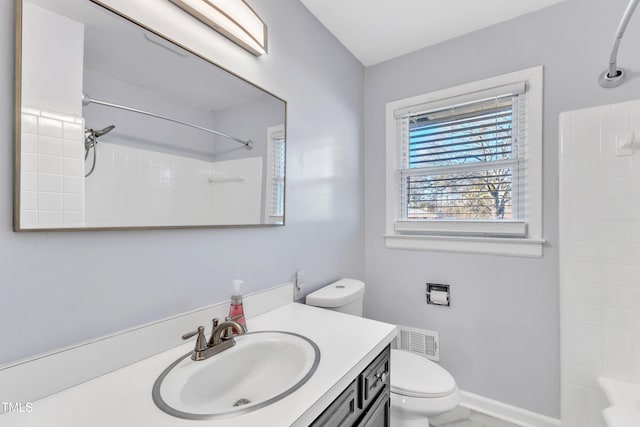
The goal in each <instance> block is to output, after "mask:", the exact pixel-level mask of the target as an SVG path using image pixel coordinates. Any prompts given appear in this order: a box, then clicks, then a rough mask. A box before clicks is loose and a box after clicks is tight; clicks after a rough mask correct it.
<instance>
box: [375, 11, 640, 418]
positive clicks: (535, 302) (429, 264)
mask: <svg viewBox="0 0 640 427" xmlns="http://www.w3.org/2000/svg"><path fill="white" fill-rule="evenodd" d="M626 4H627V1H626V0H607V1H604V0H569V1H567V2H564V3H561V4H559V5H556V6H553V7H550V8H547V9H544V10H542V11H539V12H536V13H532V14H529V15H525V16H523V17H520V18H517V19H515V20H512V21H509V22H506V23H503V24H500V25H497V26H494V27H491V28H487V29H485V30H481V31H478V32H475V33H473V34H470V35H467V36H463V37H460V38H457V39H454V40H451V41H448V42H445V43H442V44H439V45H436V46H433V47H429V48H426V49H424V50H421V51H418V52H415V53H413V54H409V55H406V56H403V57H400V58H397V59H394V60H391V61H388V62H386V63H382V64H378V65H376V66H373V67H369V68H367V69H366V72H365V165H366V166H365V212H366V214H365V218H366V225H365V236H366V245H365V247H366V274H365V277H366V281H367V285H368V288H367V292H368V293H367V300H366V307H365V309H366V313H367V315H368V316H369V317H372V318H375V319H380V320H384V321H389V322H395V323H398V324H401V325H408V326H413V327H420V328H426V329H431V330H436V331H439V332H440V334H441V335H440V339H441V361H442V365H443V366H444V367H445V368H447V369H448V370H449V371H450V372H451V373H452V374H453V376H454V377H455V378H456V380H457V382H458V384H459V386H460V387H461V388H462V389H463V390H466V391H469V392H472V393H477V394H480V395H483V396H486V397H489V398H492V399H497V400H499V401H503V402H506V403H509V404H513V405H516V406H520V407H523V408H526V409H529V410H532V411H536V412H540V413H543V414H546V415H549V416H553V417H558V416H559V412H560V410H559V405H560V397H559V389H560V363H559V362H560V360H559V359H560V352H559V308H558V307H559V295H558V250H557V244H558V219H557V215H558V188H557V187H558V136H557V135H558V114H559V113H560V112H562V111H566V110H572V109H576V108H583V107H588V106H594V105H600V104H607V103H611V102H618V101H623V100H629V99H634V98H638V97H640V78H637V79H635V80H632V81H630V82H627V83H626V84H625V85H623V86H622V87H620V88H617V89H613V90H611V89H609V90H605V89H602V88H600V86H598V84H597V82H596V78H597V76H598V74H599V73H600V72H601V71H602V70H603V69H604V67H605V66H606V65H607V60H608V56H609V51H610V48H611V42H612V40H613V36H614V33H615V30H616V27H617V25H618V22H619V20H620V18H621V16H622V13H623V11H624V9H625V7H626ZM639 52H640V16H638V13H636V16H635V17H634V18H633V20H632V21H631V24H630V27H629V29H628V31H627V33H626V35H625V38H624V39H623V41H622V46H621V51H620V55H619V62H620V64H621V65H622V66H625V67H628V68H629V69H636V70H640V54H639ZM536 65H544V67H545V71H544V79H545V88H544V178H543V179H544V216H543V221H544V238H545V239H546V240H547V241H548V244H547V245H546V247H545V249H544V258H542V259H523V258H512V257H498V256H487V255H467V254H447V253H437V252H420V251H404V250H388V249H385V247H384V240H383V238H382V235H383V234H384V212H385V209H384V206H385V194H384V186H385V181H384V179H385V178H384V172H383V171H384V168H385V164H384V147H385V140H384V135H385V116H384V108H385V103H387V102H389V101H391V100H396V99H400V98H405V97H408V96H413V95H418V94H422V93H427V92H430V91H434V90H438V89H443V88H447V87H451V86H455V85H458V84H462V83H466V82H469V81H475V80H480V79H483V78H487V77H491V76H495V75H499V74H503V73H508V72H512V71H516V70H520V69H524V68H528V67H532V66H536ZM425 282H443V283H449V284H451V285H452V291H451V292H452V303H453V306H452V307H451V308H442V307H434V306H427V305H426V303H425V297H424V292H425V286H424V283H425Z"/></svg>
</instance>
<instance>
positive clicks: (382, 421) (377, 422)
mask: <svg viewBox="0 0 640 427" xmlns="http://www.w3.org/2000/svg"><path fill="white" fill-rule="evenodd" d="M390 404H391V402H389V388H388V387H385V388H384V390H383V391H382V393H380V395H379V396H378V397H377V398H376V400H375V401H374V402H373V403H372V404H371V407H370V408H369V409H368V410H367V412H366V413H365V414H364V416H363V417H362V421H360V423H359V424H358V426H361V427H390V418H391V413H390V410H391V408H390V406H389V405H390Z"/></svg>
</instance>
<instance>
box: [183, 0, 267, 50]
mask: <svg viewBox="0 0 640 427" xmlns="http://www.w3.org/2000/svg"><path fill="white" fill-rule="evenodd" d="M171 2H172V3H173V4H175V5H176V6H178V7H180V8H181V9H183V10H185V11H186V12H188V13H189V14H190V15H192V16H194V17H195V18H197V19H198V20H200V21H202V22H203V23H204V24H206V25H208V26H209V27H211V28H213V29H214V30H216V31H217V32H219V33H220V34H222V35H223V36H225V37H226V38H228V39H229V40H231V41H233V42H235V43H236V44H238V45H239V46H240V47H242V48H244V49H246V50H248V51H249V52H251V53H252V54H254V55H255V56H260V55H263V54H265V53H267V26H266V24H265V23H264V21H262V19H260V17H259V16H258V14H256V12H255V11H254V10H253V9H252V8H251V6H249V5H248V4H247V3H246V2H245V1H244V0H171Z"/></svg>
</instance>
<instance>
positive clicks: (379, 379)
mask: <svg viewBox="0 0 640 427" xmlns="http://www.w3.org/2000/svg"><path fill="white" fill-rule="evenodd" d="M386 380H387V372H386V371H384V372H382V373H380V374H376V380H375V381H374V382H373V387H375V386H377V385H378V383H379V382H385V381H386Z"/></svg>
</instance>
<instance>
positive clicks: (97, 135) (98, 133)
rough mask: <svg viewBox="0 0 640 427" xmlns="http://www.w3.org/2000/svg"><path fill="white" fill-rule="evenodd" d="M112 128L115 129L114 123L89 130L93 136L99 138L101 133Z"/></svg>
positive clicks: (103, 133) (106, 132) (107, 131)
mask: <svg viewBox="0 0 640 427" xmlns="http://www.w3.org/2000/svg"><path fill="white" fill-rule="evenodd" d="M113 129H115V125H111V126H107V127H106V128H104V129H100V130H92V131H91V132H92V133H93V136H94V137H96V138H100V137H101V136H102V135H106V134H108V133H109V132H111V131H112V130H113Z"/></svg>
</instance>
